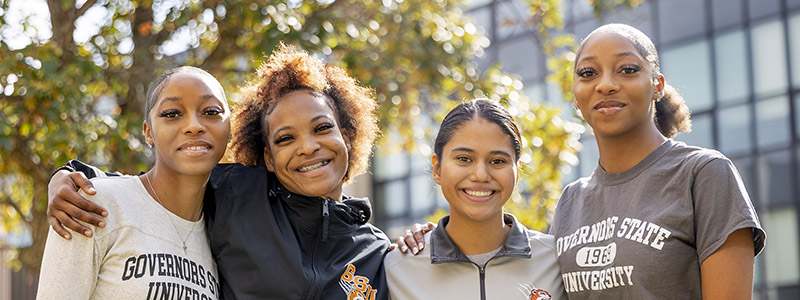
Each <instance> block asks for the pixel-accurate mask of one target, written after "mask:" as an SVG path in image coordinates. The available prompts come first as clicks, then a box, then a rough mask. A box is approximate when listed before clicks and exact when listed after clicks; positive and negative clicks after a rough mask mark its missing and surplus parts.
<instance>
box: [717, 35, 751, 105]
mask: <svg viewBox="0 0 800 300" xmlns="http://www.w3.org/2000/svg"><path fill="white" fill-rule="evenodd" d="M714 50H715V52H716V54H717V55H716V56H715V57H714V58H715V62H716V68H717V71H716V72H714V75H716V79H717V97H718V98H719V101H720V102H721V103H726V102H732V101H737V100H738V101H744V100H747V96H748V95H749V94H750V83H749V82H748V75H749V74H750V71H749V68H748V66H747V51H746V50H747V49H746V48H745V41H744V32H742V31H741V30H736V31H733V32H730V33H726V34H723V35H720V36H718V37H716V38H715V39H714Z"/></svg>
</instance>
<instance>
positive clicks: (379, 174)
mask: <svg viewBox="0 0 800 300" xmlns="http://www.w3.org/2000/svg"><path fill="white" fill-rule="evenodd" d="M379 152H380V151H379ZM372 165H373V171H374V172H375V180H377V181H382V180H386V179H392V178H398V177H403V176H406V175H407V174H408V156H406V154H405V153H402V152H399V153H393V154H391V155H382V154H380V153H379V154H378V155H377V156H376V157H375V159H373V160H372Z"/></svg>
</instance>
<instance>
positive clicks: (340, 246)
mask: <svg viewBox="0 0 800 300" xmlns="http://www.w3.org/2000/svg"><path fill="white" fill-rule="evenodd" d="M82 165H83V164H82V163H80V162H78V161H70V164H69V165H68V166H69V167H71V168H73V169H76V170H79V171H86V172H84V173H86V174H87V177H92V175H93V174H94V172H91V169H90V168H88V167H83V166H82ZM203 210H204V213H205V219H206V233H207V234H208V238H209V241H210V243H211V252H212V253H213V255H214V259H215V260H216V262H217V267H218V269H219V276H220V284H221V288H222V291H223V296H224V298H225V299H228V300H230V299H365V300H373V299H380V300H383V299H387V298H388V288H387V284H386V276H385V274H384V269H383V257H384V255H385V254H386V250H387V249H388V247H389V239H388V238H387V237H386V235H385V234H384V233H383V232H381V231H380V230H379V229H378V228H376V227H375V226H372V225H370V224H368V223H366V221H367V220H369V217H370V214H371V208H370V205H369V201H368V200H366V199H355V198H347V197H346V198H345V200H344V201H342V202H336V201H334V200H332V199H323V198H318V197H317V198H309V197H305V196H300V195H297V194H293V193H291V192H289V191H287V190H285V189H284V188H283V187H282V186H281V185H280V183H279V182H278V180H277V179H276V178H275V176H274V174H273V173H271V172H269V171H267V169H266V168H265V167H263V166H258V167H245V166H243V165H240V164H220V165H217V166H216V167H215V168H214V170H213V171H212V172H211V178H210V179H209V183H208V186H207V189H206V193H205V199H204V205H203ZM352 293H356V294H358V293H360V294H361V295H363V298H358V297H350V294H352ZM354 296H355V295H354Z"/></svg>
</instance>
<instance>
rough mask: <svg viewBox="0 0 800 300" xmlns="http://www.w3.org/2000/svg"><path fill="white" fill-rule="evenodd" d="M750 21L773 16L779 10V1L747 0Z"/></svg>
mask: <svg viewBox="0 0 800 300" xmlns="http://www.w3.org/2000/svg"><path fill="white" fill-rule="evenodd" d="M747 4H748V12H749V13H750V20H754V19H758V18H761V17H765V16H768V15H771V14H775V13H777V12H778V10H779V9H780V7H781V6H780V0H748V1H747Z"/></svg>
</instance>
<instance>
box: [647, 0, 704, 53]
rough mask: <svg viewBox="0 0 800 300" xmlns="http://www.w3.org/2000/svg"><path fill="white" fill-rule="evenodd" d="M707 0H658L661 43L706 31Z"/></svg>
mask: <svg viewBox="0 0 800 300" xmlns="http://www.w3.org/2000/svg"><path fill="white" fill-rule="evenodd" d="M703 2H705V1H697V0H670V1H658V27H659V28H660V29H661V36H660V37H661V39H660V41H659V43H660V44H668V43H670V42H673V41H677V40H680V39H684V38H688V37H691V36H695V35H699V34H702V33H703V32H705V30H706V22H705V20H704V19H705V18H704V16H705V14H706V9H705V5H703Z"/></svg>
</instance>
